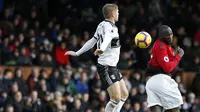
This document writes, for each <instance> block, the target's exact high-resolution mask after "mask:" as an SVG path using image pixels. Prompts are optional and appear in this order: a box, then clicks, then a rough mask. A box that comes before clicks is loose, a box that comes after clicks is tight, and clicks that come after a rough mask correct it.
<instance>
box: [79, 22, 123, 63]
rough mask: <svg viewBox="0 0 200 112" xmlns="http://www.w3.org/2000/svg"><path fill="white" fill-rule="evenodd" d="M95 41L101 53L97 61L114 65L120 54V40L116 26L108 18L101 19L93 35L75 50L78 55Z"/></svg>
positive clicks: (89, 47)
mask: <svg viewBox="0 0 200 112" xmlns="http://www.w3.org/2000/svg"><path fill="white" fill-rule="evenodd" d="M96 43H97V49H101V50H102V51H103V53H102V54H101V55H99V58H98V63H99V64H101V65H105V66H116V65H117V63H118V61H119V55H120V48H121V46H120V41H119V33H118V28H117V27H116V26H115V24H113V23H111V22H110V21H108V20H104V21H102V22H101V23H100V24H99V25H98V26H97V29H96V32H95V34H94V37H93V38H91V39H90V40H88V41H87V42H86V43H85V44H84V45H83V47H82V48H81V49H79V50H78V51H77V52H76V55H77V56H79V55H81V54H82V53H84V52H86V51H88V50H89V49H91V48H92V47H93V46H94V45H95V44H96Z"/></svg>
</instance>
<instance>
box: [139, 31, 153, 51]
mask: <svg viewBox="0 0 200 112" xmlns="http://www.w3.org/2000/svg"><path fill="white" fill-rule="evenodd" d="M151 40H152V39H151V36H150V35H149V33H147V32H145V31H141V32H139V33H137V35H136V36H135V44H136V46H137V47H139V48H147V47H148V46H149V45H150V44H151Z"/></svg>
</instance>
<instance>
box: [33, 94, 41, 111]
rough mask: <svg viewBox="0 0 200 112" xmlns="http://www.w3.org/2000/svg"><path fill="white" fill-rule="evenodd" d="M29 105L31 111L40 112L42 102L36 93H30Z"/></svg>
mask: <svg viewBox="0 0 200 112" xmlns="http://www.w3.org/2000/svg"><path fill="white" fill-rule="evenodd" d="M31 99H32V101H31V104H32V111H33V112H42V109H43V108H42V102H41V100H40V99H39V98H38V92H37V91H32V92H31Z"/></svg>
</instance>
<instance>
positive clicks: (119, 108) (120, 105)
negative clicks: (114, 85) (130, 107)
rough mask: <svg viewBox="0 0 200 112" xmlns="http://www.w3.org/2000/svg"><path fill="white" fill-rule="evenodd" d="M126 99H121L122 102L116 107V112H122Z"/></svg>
mask: <svg viewBox="0 0 200 112" xmlns="http://www.w3.org/2000/svg"><path fill="white" fill-rule="evenodd" d="M125 101H126V99H121V100H120V102H119V103H118V104H117V106H116V107H115V109H114V110H115V112H120V110H121V108H122V106H123V105H124V103H125Z"/></svg>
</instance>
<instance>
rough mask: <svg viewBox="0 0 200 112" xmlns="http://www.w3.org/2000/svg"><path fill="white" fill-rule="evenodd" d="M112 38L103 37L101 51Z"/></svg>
mask: <svg viewBox="0 0 200 112" xmlns="http://www.w3.org/2000/svg"><path fill="white" fill-rule="evenodd" d="M111 40H112V38H110V37H105V40H104V41H103V43H102V44H101V47H100V49H101V50H102V51H105V49H106V48H107V47H108V44H109V43H110V42H111Z"/></svg>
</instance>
